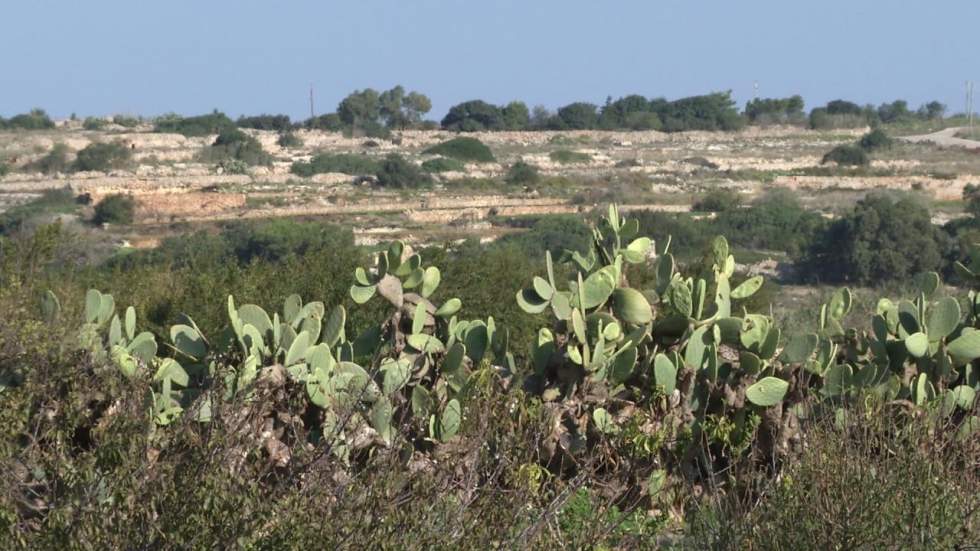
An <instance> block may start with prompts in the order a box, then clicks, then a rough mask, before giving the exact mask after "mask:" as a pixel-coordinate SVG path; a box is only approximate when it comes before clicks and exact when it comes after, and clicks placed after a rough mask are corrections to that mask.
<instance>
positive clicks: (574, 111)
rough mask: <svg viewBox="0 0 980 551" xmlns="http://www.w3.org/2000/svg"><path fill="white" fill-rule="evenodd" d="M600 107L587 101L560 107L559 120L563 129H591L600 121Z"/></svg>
mask: <svg viewBox="0 0 980 551" xmlns="http://www.w3.org/2000/svg"><path fill="white" fill-rule="evenodd" d="M597 109H598V107H597V106H595V105H593V104H591V103H585V102H576V103H571V104H569V105H566V106H564V107H561V108H559V109H558V121H559V122H560V123H561V124H560V126H561V128H560V129H562V130H566V129H567V130H589V129H592V128H595V127H596V124H597V123H598V121H599V115H598V113H597Z"/></svg>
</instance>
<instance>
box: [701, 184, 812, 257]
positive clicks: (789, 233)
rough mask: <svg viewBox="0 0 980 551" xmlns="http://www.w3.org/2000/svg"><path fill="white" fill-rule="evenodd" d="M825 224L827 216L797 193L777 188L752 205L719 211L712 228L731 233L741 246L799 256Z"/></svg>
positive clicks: (714, 230)
mask: <svg viewBox="0 0 980 551" xmlns="http://www.w3.org/2000/svg"><path fill="white" fill-rule="evenodd" d="M825 227H826V221H825V220H824V218H823V216H821V215H820V214H819V213H817V212H813V211H810V210H807V209H806V208H804V206H803V205H802V204H800V202H799V200H798V199H797V197H796V195H795V194H793V193H792V192H790V191H787V190H773V191H771V192H769V193H767V194H765V195H763V196H762V197H760V198H759V199H757V200H756V201H754V202H753V203H752V204H751V205H749V207H748V208H743V209H736V210H726V211H724V212H721V213H719V215H718V217H717V218H716V219H715V220H714V221H712V223H711V230H710V231H711V233H712V234H713V235H728V236H730V237H729V241H730V242H731V243H732V244H734V245H737V246H740V247H746V248H753V249H765V250H772V251H784V252H786V253H787V254H788V255H789V256H790V257H791V258H797V257H799V256H800V255H801V254H802V253H803V252H804V251H806V250H807V249H808V248H809V247H810V244H811V243H812V242H813V240H814V238H815V237H816V236H818V235H819V234H820V232H822V231H823V229H824V228H825Z"/></svg>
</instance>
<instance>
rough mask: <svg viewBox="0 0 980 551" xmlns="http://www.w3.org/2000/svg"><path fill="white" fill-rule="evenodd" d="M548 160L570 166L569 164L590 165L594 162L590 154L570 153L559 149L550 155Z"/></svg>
mask: <svg viewBox="0 0 980 551" xmlns="http://www.w3.org/2000/svg"><path fill="white" fill-rule="evenodd" d="M548 158H549V159H551V160H552V161H554V162H556V163H559V164H563V165H568V164H579V163H588V162H591V161H592V155H589V154H588V153H582V152H580V151H569V150H567V149H559V150H558V151H552V152H551V153H549V154H548Z"/></svg>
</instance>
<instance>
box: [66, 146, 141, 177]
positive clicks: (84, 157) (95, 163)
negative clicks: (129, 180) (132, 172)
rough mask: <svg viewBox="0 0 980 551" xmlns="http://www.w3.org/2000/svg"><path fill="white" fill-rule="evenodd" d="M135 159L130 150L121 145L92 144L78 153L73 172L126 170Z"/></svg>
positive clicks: (72, 167) (72, 168)
mask: <svg viewBox="0 0 980 551" xmlns="http://www.w3.org/2000/svg"><path fill="white" fill-rule="evenodd" d="M132 159H133V152H132V150H131V149H130V148H128V147H126V146H125V145H124V144H121V143H115V142H114V143H98V142H95V143H90V144H89V145H87V146H85V148H84V149H82V150H81V151H79V152H78V156H77V157H76V158H75V162H74V163H73V164H72V166H71V170H72V172H86V171H99V172H109V171H110V170H118V169H122V168H126V167H127V166H129V165H130V163H131V162H132Z"/></svg>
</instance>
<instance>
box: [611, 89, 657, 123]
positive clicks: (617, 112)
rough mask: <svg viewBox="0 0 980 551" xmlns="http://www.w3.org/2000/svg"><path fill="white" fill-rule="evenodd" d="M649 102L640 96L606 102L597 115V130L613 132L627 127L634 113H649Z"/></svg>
mask: <svg viewBox="0 0 980 551" xmlns="http://www.w3.org/2000/svg"><path fill="white" fill-rule="evenodd" d="M649 112H651V111H650V102H649V101H647V99H646V98H645V97H643V96H640V95H636V94H633V95H630V96H625V97H622V98H619V99H617V100H616V101H612V99H611V98H609V99H607V100H606V105H604V106H603V107H602V112H601V113H600V115H599V122H598V125H599V128H603V129H606V130H613V129H617V128H625V127H627V126H628V125H629V119H630V116H631V115H634V113H649Z"/></svg>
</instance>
